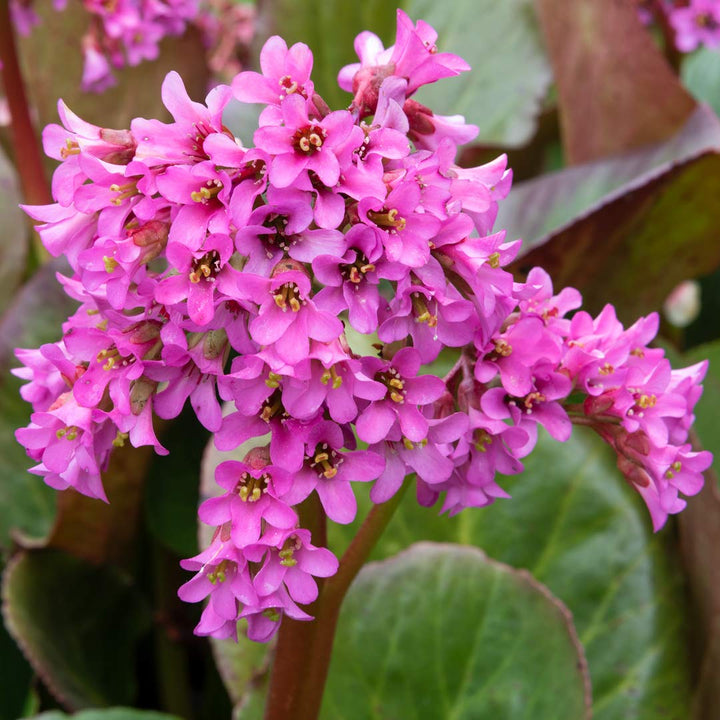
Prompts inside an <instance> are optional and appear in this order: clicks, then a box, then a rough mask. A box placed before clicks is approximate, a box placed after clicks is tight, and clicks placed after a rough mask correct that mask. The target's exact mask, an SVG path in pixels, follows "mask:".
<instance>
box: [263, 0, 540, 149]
mask: <svg viewBox="0 0 720 720" xmlns="http://www.w3.org/2000/svg"><path fill="white" fill-rule="evenodd" d="M398 4H399V5H400V6H401V7H403V8H404V10H405V11H406V12H407V13H408V14H409V16H410V17H411V19H412V20H413V21H417V20H421V19H422V20H425V21H426V22H429V23H430V24H431V25H433V26H434V27H435V29H436V30H437V31H438V41H437V46H438V48H439V49H440V50H441V51H442V52H451V53H454V54H456V55H460V56H461V57H463V58H464V59H465V60H467V61H468V63H469V64H470V65H471V66H472V68H473V69H472V71H471V72H469V73H463V74H462V75H461V76H460V77H457V78H448V79H444V80H441V81H439V82H438V83H435V84H434V85H432V86H430V87H427V88H423V89H422V90H421V91H419V92H418V96H417V98H418V100H420V102H422V103H425V104H427V105H428V106H429V107H430V108H431V109H432V110H433V111H434V112H437V113H439V114H442V115H456V114H458V113H460V114H464V115H465V117H466V119H467V121H468V122H470V123H474V124H476V125H478V126H479V127H480V135H479V140H480V141H481V142H483V143H489V144H499V145H505V146H519V145H522V144H523V143H525V142H526V141H527V140H528V139H529V138H530V137H531V136H532V134H533V132H534V131H535V126H536V119H537V115H538V114H539V112H540V107H541V105H542V102H543V100H544V98H545V95H546V93H547V89H548V86H549V84H550V80H551V77H552V76H551V72H550V67H549V64H548V61H547V58H546V56H545V52H544V50H543V47H542V38H541V37H540V31H539V28H538V26H537V20H536V18H535V14H534V11H533V7H532V2H531V1H530V0H503V2H497V1H496V0H457V1H456V2H454V3H452V4H451V5H441V4H438V3H436V2H433V0H404V2H401V3H398ZM395 7H396V6H395V5H393V4H390V3H383V2H380V1H379V0H367V1H366V2H362V3H348V2H344V1H343V0H333V1H328V0H305V1H304V2H297V0H269V1H267V2H264V3H263V4H262V10H261V13H260V18H259V21H258V27H260V28H264V29H265V32H264V33H263V35H262V38H263V39H264V38H266V37H267V36H269V35H272V34H279V35H281V36H282V37H283V38H285V40H286V41H287V43H288V45H290V44H292V43H295V42H304V43H306V44H307V45H309V46H310V49H311V50H312V52H313V55H314V58H315V63H314V70H313V80H314V82H315V88H316V90H317V91H318V92H319V93H320V95H322V96H323V98H325V100H326V102H327V103H328V104H329V105H330V107H331V108H333V109H339V108H343V107H347V105H348V103H349V102H350V96H349V95H348V94H347V93H345V92H344V91H342V90H340V89H339V87H338V85H337V74H338V71H339V70H340V68H341V67H343V66H344V65H347V64H348V63H354V62H357V61H358V59H357V56H356V55H355V53H354V52H353V40H354V39H355V36H356V35H357V34H358V33H360V32H361V31H363V30H370V31H371V32H374V33H375V34H376V35H378V36H379V37H380V39H381V40H382V41H383V43H384V44H385V46H386V47H387V46H389V45H391V44H392V43H393V42H394V41H395V27H396V19H395ZM468 17H472V18H481V19H482V22H475V21H473V22H467V18H468ZM498 69H501V70H500V71H499V70H498Z"/></svg>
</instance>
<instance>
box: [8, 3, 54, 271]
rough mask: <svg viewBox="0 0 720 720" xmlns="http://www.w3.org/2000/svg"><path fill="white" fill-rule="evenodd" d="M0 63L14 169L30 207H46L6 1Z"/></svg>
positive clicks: (43, 181) (46, 188)
mask: <svg viewBox="0 0 720 720" xmlns="http://www.w3.org/2000/svg"><path fill="white" fill-rule="evenodd" d="M0 60H2V65H3V67H2V81H3V86H4V88H5V96H6V97H7V102H8V107H9V109H10V123H11V131H12V138H13V148H14V150H15V166H16V168H17V172H18V175H19V176H20V184H21V186H22V193H23V198H24V201H25V202H26V203H28V204H29V205H47V204H49V203H51V202H52V195H51V194H50V186H49V185H48V182H47V179H46V177H45V168H44V167H43V163H42V153H41V151H40V145H39V143H38V136H37V135H36V134H35V128H34V127H33V123H32V120H31V119H30V109H29V106H28V101H27V93H26V92H25V84H24V83H23V78H22V73H21V72H20V63H19V62H18V55H17V45H16V43H15V35H14V34H13V26H12V22H11V20H10V3H9V0H0ZM35 242H36V251H37V252H38V257H40V258H45V257H47V252H46V250H45V249H44V248H43V246H42V244H41V243H40V238H39V236H37V235H35Z"/></svg>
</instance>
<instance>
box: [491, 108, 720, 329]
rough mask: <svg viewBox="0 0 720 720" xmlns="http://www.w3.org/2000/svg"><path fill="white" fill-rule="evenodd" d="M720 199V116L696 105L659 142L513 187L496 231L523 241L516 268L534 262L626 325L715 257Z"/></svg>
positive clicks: (709, 266) (591, 306)
mask: <svg viewBox="0 0 720 720" xmlns="http://www.w3.org/2000/svg"><path fill="white" fill-rule="evenodd" d="M718 196H720V122H719V121H718V119H717V117H716V116H715V115H714V113H712V112H711V111H710V110H709V109H707V108H700V109H699V110H698V111H697V112H696V113H695V114H694V115H693V116H692V118H691V119H690V120H689V121H688V123H687V124H686V126H685V127H684V128H683V129H682V131H681V132H680V133H678V134H677V135H676V136H675V137H673V138H672V139H671V140H670V141H668V142H667V143H663V144H661V145H658V146H656V147H654V148H652V149H649V150H645V151H640V152H636V153H632V154H629V155H626V156H623V157H619V158H615V159H612V160H605V161H602V162H597V163H593V164H589V165H583V166H581V167H576V168H569V169H566V170H562V171H560V172H557V173H553V174H550V175H546V176H544V177H541V178H538V179H537V180H531V181H529V182H526V183H521V184H519V185H517V186H516V187H515V188H514V189H513V190H512V191H511V193H510V195H509V197H508V198H507V199H506V200H505V201H504V202H503V203H501V204H500V213H499V216H498V221H497V227H499V228H507V230H508V237H510V238H516V237H521V238H523V240H524V250H523V253H524V254H523V255H522V257H521V258H520V259H519V260H518V261H516V263H515V266H516V269H517V268H521V269H527V268H529V267H531V266H533V265H541V266H542V267H544V268H545V269H546V270H547V271H548V272H549V273H550V275H551V276H552V278H553V281H554V283H555V286H556V287H557V288H560V287H563V286H566V285H572V286H575V287H577V288H579V289H580V290H581V291H582V293H583V297H584V299H585V307H586V309H588V310H590V311H591V312H597V311H599V310H600V309H601V308H602V306H603V305H604V304H605V303H606V302H607V301H608V300H609V299H612V302H613V304H615V305H616V307H617V308H618V313H619V315H620V317H621V318H622V319H624V320H625V321H626V322H632V321H634V319H635V318H636V317H637V316H638V315H641V314H643V313H647V312H649V311H652V310H655V309H657V308H658V307H659V306H660V305H661V304H662V302H663V300H664V299H665V297H667V295H668V294H669V293H670V291H671V290H672V289H673V288H674V287H675V285H677V283H678V282H680V281H682V280H686V279H687V278H690V277H695V276H697V275H701V274H705V273H708V272H710V271H712V270H713V269H714V268H715V267H717V265H718V264H719V263H720V244H719V243H717V241H716V239H717V210H716V208H717V197H718Z"/></svg>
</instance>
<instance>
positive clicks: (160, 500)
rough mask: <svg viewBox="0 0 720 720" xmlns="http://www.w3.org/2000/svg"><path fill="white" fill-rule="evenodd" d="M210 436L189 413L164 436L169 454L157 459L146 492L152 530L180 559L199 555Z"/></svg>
mask: <svg viewBox="0 0 720 720" xmlns="http://www.w3.org/2000/svg"><path fill="white" fill-rule="evenodd" d="M207 439H208V433H207V432H206V431H205V430H203V429H202V427H200V425H199V423H198V421H197V417H195V414H194V413H193V412H191V411H189V410H186V411H185V412H183V414H182V415H181V416H180V417H179V418H178V419H177V420H176V421H175V422H173V423H172V425H171V426H170V427H169V429H168V431H167V432H166V433H164V434H163V435H162V442H163V444H164V445H165V447H167V448H168V450H169V451H170V454H169V455H165V456H160V455H157V456H155V457H153V459H152V463H151V465H150V469H149V471H148V478H147V487H146V489H145V519H146V521H147V526H148V528H149V529H150V531H151V532H152V533H153V535H155V537H157V538H158V540H160V541H161V542H162V543H163V544H164V545H165V546H166V547H168V548H169V549H171V550H173V551H174V552H175V553H177V554H178V555H179V556H180V557H190V556H192V555H195V554H196V553H197V524H198V519H197V507H198V492H199V485H200V482H199V480H200V460H201V458H202V454H203V450H204V448H205V445H206V443H207Z"/></svg>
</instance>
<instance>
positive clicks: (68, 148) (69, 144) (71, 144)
mask: <svg viewBox="0 0 720 720" xmlns="http://www.w3.org/2000/svg"><path fill="white" fill-rule="evenodd" d="M79 154H80V146H79V145H78V144H77V143H76V142H75V141H74V140H71V139H70V138H68V139H67V140H65V147H64V148H62V149H61V150H60V157H61V158H62V159H63V160H66V159H67V158H69V157H70V156H71V155H79Z"/></svg>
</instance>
